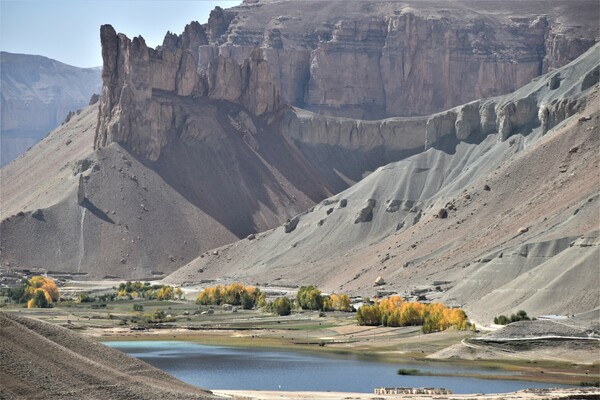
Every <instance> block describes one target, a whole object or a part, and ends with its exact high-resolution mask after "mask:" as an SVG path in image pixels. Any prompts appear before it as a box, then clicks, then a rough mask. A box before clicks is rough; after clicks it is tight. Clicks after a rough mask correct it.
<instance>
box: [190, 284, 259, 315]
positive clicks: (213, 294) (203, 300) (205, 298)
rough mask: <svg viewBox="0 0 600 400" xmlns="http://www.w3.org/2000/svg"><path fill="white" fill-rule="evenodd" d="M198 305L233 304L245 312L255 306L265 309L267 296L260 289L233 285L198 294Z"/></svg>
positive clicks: (213, 287)
mask: <svg viewBox="0 0 600 400" xmlns="http://www.w3.org/2000/svg"><path fill="white" fill-rule="evenodd" d="M196 303H197V304H201V305H215V306H219V305H222V304H231V305H233V306H242V308H243V309H245V310H249V309H252V308H254V306H257V307H263V306H265V305H266V303H265V294H264V293H261V291H260V289H258V288H255V287H253V286H244V285H242V284H239V283H232V284H231V285H229V286H224V285H218V286H212V287H207V288H205V289H204V290H202V291H201V292H200V293H199V294H198V298H197V299H196Z"/></svg>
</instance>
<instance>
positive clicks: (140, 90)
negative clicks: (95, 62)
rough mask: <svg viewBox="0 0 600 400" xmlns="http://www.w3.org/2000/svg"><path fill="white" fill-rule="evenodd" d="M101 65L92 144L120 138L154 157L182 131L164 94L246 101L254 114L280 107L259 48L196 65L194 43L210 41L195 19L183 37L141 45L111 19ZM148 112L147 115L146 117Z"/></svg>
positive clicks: (181, 116) (180, 115) (178, 113)
mask: <svg viewBox="0 0 600 400" xmlns="http://www.w3.org/2000/svg"><path fill="white" fill-rule="evenodd" d="M100 37H101V42H102V57H103V60H104V68H103V72H102V79H103V82H104V86H103V95H102V100H101V104H100V115H99V120H98V128H97V132H96V137H95V140H94V144H95V147H96V148H100V147H104V146H106V145H107V144H109V143H111V142H117V143H119V144H121V145H124V146H125V147H127V148H129V149H131V150H132V151H133V152H134V153H136V154H138V155H141V156H143V157H145V158H147V159H149V160H151V161H156V160H157V159H158V158H159V157H160V153H161V150H162V148H163V147H164V146H166V145H167V143H168V142H169V140H171V139H172V138H173V137H174V136H178V135H180V134H181V130H182V129H184V125H183V124H184V123H185V119H186V115H185V113H184V112H183V111H182V110H181V109H180V108H178V107H177V106H175V105H174V104H172V103H170V102H161V101H157V100H156V99H155V98H154V97H153V94H154V93H157V92H163V93H168V94H173V95H176V96H181V97H188V98H190V99H198V98H202V97H204V98H207V99H212V100H226V101H229V102H232V103H237V104H240V105H242V106H244V107H245V108H246V109H247V110H249V111H250V112H252V113H253V114H254V115H256V116H261V115H263V114H265V113H274V112H276V111H278V110H279V109H280V108H281V107H282V103H281V100H280V96H279V92H278V89H277V88H276V87H275V86H274V84H273V81H272V79H271V74H270V72H269V65H268V63H267V62H266V61H265V59H264V57H263V54H262V52H261V50H260V49H255V50H254V51H252V52H251V53H250V55H249V57H248V59H246V60H244V61H243V62H242V63H241V64H238V63H237V62H236V61H234V60H233V59H231V58H225V57H222V56H219V57H216V58H215V59H213V60H211V62H210V63H209V64H208V66H207V68H205V69H202V68H199V65H198V57H199V52H198V48H199V46H202V45H205V44H206V43H207V36H206V32H205V29H204V27H203V26H201V25H200V24H198V23H197V22H192V23H191V24H189V25H187V26H186V27H185V30H184V32H183V33H182V34H181V35H179V36H178V35H174V34H172V33H167V35H166V36H165V39H164V41H163V45H162V46H159V47H157V48H156V49H151V48H148V47H147V46H146V43H145V41H144V39H143V38H142V37H135V38H133V39H132V40H130V39H129V38H127V37H126V36H125V35H123V34H117V33H116V31H115V30H114V28H113V27H112V26H110V25H104V26H102V27H101V32H100ZM149 116H151V117H149Z"/></svg>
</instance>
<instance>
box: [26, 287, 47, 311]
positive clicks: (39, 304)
mask: <svg viewBox="0 0 600 400" xmlns="http://www.w3.org/2000/svg"><path fill="white" fill-rule="evenodd" d="M48 297H49V295H48V292H46V291H45V290H43V289H36V290H35V292H34V293H33V296H32V297H31V299H30V300H29V301H28V302H27V308H48V307H52V305H51V302H48Z"/></svg>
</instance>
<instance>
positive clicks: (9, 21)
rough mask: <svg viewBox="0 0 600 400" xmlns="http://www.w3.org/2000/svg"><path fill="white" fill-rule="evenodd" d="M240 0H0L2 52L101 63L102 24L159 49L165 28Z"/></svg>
mask: <svg viewBox="0 0 600 400" xmlns="http://www.w3.org/2000/svg"><path fill="white" fill-rule="evenodd" d="M240 3H241V0H173V1H168V0H0V50H3V51H8V52H11V53H24V54H38V55H42V56H46V57H50V58H54V59H56V60H58V61H61V62H64V63H66V64H70V65H75V66H78V67H98V66H101V65H102V55H101V50H100V25H102V24H111V25H112V26H113V27H114V28H115V30H116V31H117V32H123V33H125V34H126V35H127V36H129V37H130V38H131V37H133V36H138V35H142V36H143V37H144V39H145V40H146V44H148V46H151V47H156V46H157V45H159V44H161V43H162V40H163V38H164V36H165V33H167V31H169V30H170V31H171V32H174V33H177V34H179V33H181V32H183V28H184V27H185V25H186V24H188V23H189V22H190V21H198V22H200V23H205V22H206V21H207V20H208V16H209V14H210V11H211V10H212V9H214V8H215V6H221V7H223V8H227V7H233V6H235V5H238V4H240Z"/></svg>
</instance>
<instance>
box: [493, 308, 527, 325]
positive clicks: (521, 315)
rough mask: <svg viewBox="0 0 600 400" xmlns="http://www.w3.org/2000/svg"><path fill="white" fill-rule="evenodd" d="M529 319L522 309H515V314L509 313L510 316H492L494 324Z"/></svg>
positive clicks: (505, 323)
mask: <svg viewBox="0 0 600 400" xmlns="http://www.w3.org/2000/svg"><path fill="white" fill-rule="evenodd" d="M530 320H531V319H530V318H529V317H528V316H527V313H526V312H525V311H524V310H519V311H517V313H516V314H511V316H510V318H509V317H507V316H506V315H499V316H497V317H494V324H496V325H507V324H510V323H513V322H517V321H530Z"/></svg>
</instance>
